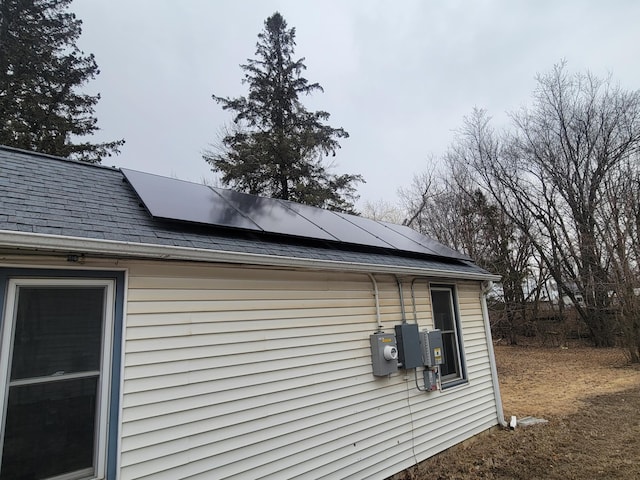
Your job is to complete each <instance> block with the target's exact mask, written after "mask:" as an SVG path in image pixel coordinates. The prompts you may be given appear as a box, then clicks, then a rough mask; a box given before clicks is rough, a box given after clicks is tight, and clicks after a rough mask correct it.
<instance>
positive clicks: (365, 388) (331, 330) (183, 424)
mask: <svg viewBox="0 0 640 480" xmlns="http://www.w3.org/2000/svg"><path fill="white" fill-rule="evenodd" d="M129 272H130V276H129V290H128V302H127V306H126V311H127V316H126V338H125V359H124V361H125V368H124V394H123V405H122V440H121V448H122V457H121V478H122V479H123V480H126V479H133V478H153V479H159V480H161V479H175V478H194V479H196V478H202V479H210V478H244V479H246V478H274V479H284V478H292V477H301V478H314V479H315V478H338V477H339V478H377V479H383V478H386V477H387V476H389V475H391V474H393V473H396V472H397V471H399V470H402V469H403V468H406V467H408V466H410V465H412V464H414V463H415V462H416V461H420V460H423V459H425V458H427V457H429V456H431V455H433V454H434V453H436V452H438V451H441V450H443V449H445V448H447V447H449V446H451V445H454V444H455V443H458V442H459V441H461V440H464V439H466V438H468V437H470V436H472V435H474V434H476V433H479V432H481V431H483V430H485V429H487V428H489V427H491V426H493V425H495V424H496V423H497V418H496V407H495V401H494V398H493V390H492V383H491V375H490V368H489V359H488V353H487V346H486V339H485V335H484V324H483V319H482V314H481V310H480V301H479V283H478V282H461V283H458V284H457V295H458V301H459V309H460V310H459V312H460V317H461V324H462V337H463V342H464V347H465V360H466V368H467V373H468V383H467V384H465V385H462V386H459V387H455V388H451V389H449V390H447V391H446V392H445V393H442V392H433V393H428V394H427V393H423V392H418V391H417V390H416V389H415V385H414V379H413V374H411V375H408V376H407V377H408V379H406V380H405V375H404V374H403V372H402V371H399V372H398V373H397V374H392V375H391V376H390V377H389V378H387V377H384V378H376V377H374V376H373V375H372V374H371V354H370V347H369V334H371V333H373V331H375V329H376V309H375V299H374V296H373V287H372V284H371V281H370V280H369V278H368V277H367V276H366V275H357V274H351V273H348V274H344V273H320V272H300V271H285V270H270V269H251V268H241V267H214V266H205V265H202V266H196V265H188V264H169V263H152V262H140V263H137V262H136V263H131V264H130V265H129ZM376 279H377V280H378V287H379V302H380V311H381V319H382V322H383V326H384V328H385V331H389V332H391V331H392V330H393V326H394V325H395V324H397V323H399V322H401V321H402V315H401V308H400V304H399V295H398V289H397V285H396V281H395V279H394V278H393V277H391V276H384V275H380V276H377V277H376ZM403 287H404V288H403V290H404V300H405V311H406V316H407V321H410V322H412V321H413V312H414V307H413V303H412V298H411V297H412V296H411V284H410V280H407V281H406V282H405V283H404V284H403ZM414 291H415V295H414V296H415V300H416V312H417V317H418V321H419V323H420V326H421V328H426V327H429V328H432V327H433V326H432V321H431V316H430V300H429V295H428V288H427V284H426V283H419V284H417V285H416V286H415V288H414ZM413 446H415V456H414V454H413V450H412V447H413Z"/></svg>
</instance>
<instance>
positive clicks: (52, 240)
mask: <svg viewBox="0 0 640 480" xmlns="http://www.w3.org/2000/svg"><path fill="white" fill-rule="evenodd" d="M3 247H4V248H11V249H14V248H17V249H29V250H36V251H42V252H64V253H78V254H81V253H83V254H93V255H99V256H103V257H104V256H109V257H115V258H138V259H156V260H183V261H196V262H217V263H235V264H243V265H260V266H271V267H294V268H306V269H314V270H334V271H345V272H363V273H389V274H395V275H399V274H404V275H419V276H435V277H443V278H455V279H461V280H491V281H498V280H499V279H500V277H499V276H497V275H491V274H482V273H471V272H469V273H467V272H456V271H449V270H440V269H429V268H415V267H404V266H393V265H378V264H367V263H355V262H340V261H335V260H317V259H310V258H298V257H287V256H275V255H263V254H256V253H243V252H228V251H224V250H209V249H204V248H190V247H176V246H171V245H153V244H149V243H134V242H121V241H116V240H102V239H92V238H78V237H66V236H62V235H48V234H38V233H29V232H12V231H0V248H3Z"/></svg>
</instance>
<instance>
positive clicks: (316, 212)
mask: <svg viewBox="0 0 640 480" xmlns="http://www.w3.org/2000/svg"><path fill="white" fill-rule="evenodd" d="M278 201H279V202H280V203H282V204H283V205H285V206H286V207H287V208H289V209H291V210H294V211H295V212H296V213H298V214H299V215H301V216H303V217H304V218H306V219H307V220H308V221H310V222H312V223H314V224H315V225H318V227H319V228H321V229H322V230H323V231H325V232H328V233H329V234H330V235H332V236H333V237H334V238H335V239H336V240H337V241H339V242H342V243H349V244H353V245H363V246H367V247H376V248H387V249H388V248H392V249H395V247H394V246H393V245H391V244H389V243H387V242H385V241H383V240H381V239H379V238H378V237H376V236H375V235H372V234H371V233H369V232H368V231H366V230H364V229H362V228H360V227H359V226H358V225H355V224H354V223H353V222H350V221H349V220H347V219H346V218H345V217H346V216H347V214H338V212H332V211H331V210H324V209H321V208H317V207H311V206H309V205H303V204H301V203H295V202H290V201H287V200H278Z"/></svg>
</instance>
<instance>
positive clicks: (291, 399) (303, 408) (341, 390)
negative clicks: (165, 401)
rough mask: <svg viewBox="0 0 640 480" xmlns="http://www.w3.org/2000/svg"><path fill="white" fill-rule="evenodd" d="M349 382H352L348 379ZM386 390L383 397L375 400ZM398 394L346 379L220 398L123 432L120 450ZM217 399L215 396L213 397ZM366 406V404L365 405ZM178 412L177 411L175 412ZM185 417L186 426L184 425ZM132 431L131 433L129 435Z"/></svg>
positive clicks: (264, 424) (351, 407) (360, 406)
mask: <svg viewBox="0 0 640 480" xmlns="http://www.w3.org/2000/svg"><path fill="white" fill-rule="evenodd" d="M352 383H353V382H352ZM385 393H386V398H384V399H381V400H380V399H378V397H380V396H381V395H382V394H385ZM401 396H402V393H399V392H398V391H397V388H395V387H394V386H393V385H386V386H384V387H380V388H378V389H372V388H371V384H370V382H360V383H358V384H356V385H350V384H349V382H346V381H335V382H326V383H325V384H320V385H318V386H316V387H315V389H311V388H309V387H307V388H305V391H304V392H300V391H279V392H273V393H271V394H265V395H263V396H259V395H252V396H251V397H248V398H242V397H236V398H235V399H234V400H228V399H223V400H226V401H222V402H220V403H215V404H212V405H207V406H206V407H201V408H200V409H197V410H198V411H197V412H196V409H193V410H192V411H187V410H185V411H184V412H186V415H187V416H186V417H185V419H183V420H180V419H177V420H178V422H176V423H172V422H171V421H167V422H166V423H162V424H159V423H157V422H156V424H155V430H153V431H147V430H143V429H138V431H137V433H136V432H135V431H133V430H128V431H127V432H125V435H124V437H125V442H126V448H124V451H129V450H135V449H139V448H143V447H144V446H145V445H146V444H147V442H151V443H153V442H161V441H167V440H171V439H174V438H182V437H186V436H196V435H199V434H206V433H207V432H209V431H210V425H211V424H215V426H216V429H224V428H230V427H234V428H236V429H237V431H239V432H241V433H242V432H243V430H241V429H245V430H244V432H246V431H256V426H255V425H253V424H249V425H248V424H247V422H251V421H255V420H258V419H260V420H261V423H260V429H266V428H275V427H277V426H278V425H280V424H282V423H286V422H289V421H291V420H292V419H296V418H297V419H302V418H310V417H316V416H321V415H323V414H326V413H327V412H328V413H329V414H332V412H333V411H334V410H336V409H346V410H345V411H349V412H350V413H349V414H353V413H354V412H357V411H360V410H365V409H366V408H367V406H368V405H369V403H368V402H369V401H370V400H371V399H373V398H375V399H376V401H377V402H378V403H380V404H382V403H383V402H386V403H389V401H390V399H395V400H398V399H400V397H401ZM256 399H258V400H260V406H261V408H260V409H256V408H255V405H256V402H255V400H256ZM215 400H218V399H215ZM369 407H370V405H369ZM176 413H178V412H176ZM186 420H189V423H190V425H187V422H186ZM325 420H326V419H324V418H318V419H317V420H310V423H309V425H312V424H313V422H322V421H325ZM131 425H134V426H136V425H138V422H135V421H134V422H131ZM132 433H133V434H132Z"/></svg>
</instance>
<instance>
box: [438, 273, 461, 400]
mask: <svg viewBox="0 0 640 480" xmlns="http://www.w3.org/2000/svg"><path fill="white" fill-rule="evenodd" d="M433 291H447V292H449V301H450V306H451V309H452V312H453V324H454V332H453V334H454V339H455V342H456V347H457V352H456V353H457V359H458V365H459V369H460V371H459V372H458V374H457V375H456V376H455V377H451V376H447V377H448V378H444V377H441V379H440V383H441V385H442V389H443V390H444V389H447V388H451V387H456V386H458V385H463V384H466V383H468V382H469V379H468V377H467V367H466V360H465V355H464V341H463V338H462V322H461V319H460V310H459V305H458V291H457V286H456V285H455V284H443V283H429V304H430V308H431V321H432V323H433V328H437V327H436V319H435V315H434V313H433V296H432V294H431V292H433Z"/></svg>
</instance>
